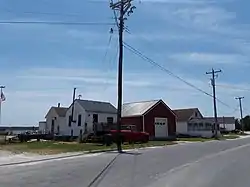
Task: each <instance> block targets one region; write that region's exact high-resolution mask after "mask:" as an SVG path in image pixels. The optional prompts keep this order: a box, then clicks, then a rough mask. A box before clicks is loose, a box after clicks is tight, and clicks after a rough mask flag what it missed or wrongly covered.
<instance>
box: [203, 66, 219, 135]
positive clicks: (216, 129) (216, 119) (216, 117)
mask: <svg viewBox="0 0 250 187" xmlns="http://www.w3.org/2000/svg"><path fill="white" fill-rule="evenodd" d="M220 72H221V70H214V69H213V68H212V71H210V72H206V74H212V78H211V84H212V87H213V103H214V131H215V134H214V135H215V138H218V128H219V126H218V116H217V107H216V92H215V76H216V75H217V73H220Z"/></svg>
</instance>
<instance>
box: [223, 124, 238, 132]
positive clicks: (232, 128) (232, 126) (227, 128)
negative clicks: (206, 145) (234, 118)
mask: <svg viewBox="0 0 250 187" xmlns="http://www.w3.org/2000/svg"><path fill="white" fill-rule="evenodd" d="M224 127H225V128H226V131H233V130H235V124H220V128H224Z"/></svg>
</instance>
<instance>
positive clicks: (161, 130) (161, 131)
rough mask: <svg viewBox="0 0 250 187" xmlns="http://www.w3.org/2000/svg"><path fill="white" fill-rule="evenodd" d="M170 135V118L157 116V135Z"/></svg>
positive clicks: (157, 136)
mask: <svg viewBox="0 0 250 187" xmlns="http://www.w3.org/2000/svg"><path fill="white" fill-rule="evenodd" d="M167 136H168V119H167V118H155V137H156V138H164V137H167Z"/></svg>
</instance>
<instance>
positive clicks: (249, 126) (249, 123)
mask: <svg viewBox="0 0 250 187" xmlns="http://www.w3.org/2000/svg"><path fill="white" fill-rule="evenodd" d="M242 124H243V125H244V130H245V131H250V116H249V115H247V116H245V117H244V118H243V119H242ZM235 128H236V129H237V130H242V125H241V120H239V119H236V120H235Z"/></svg>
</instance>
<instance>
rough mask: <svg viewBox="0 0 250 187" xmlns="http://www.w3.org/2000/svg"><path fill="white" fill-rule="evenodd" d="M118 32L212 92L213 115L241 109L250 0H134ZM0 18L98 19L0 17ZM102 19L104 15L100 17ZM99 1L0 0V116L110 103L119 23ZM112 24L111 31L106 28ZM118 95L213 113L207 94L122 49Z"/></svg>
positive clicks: (7, 118) (246, 87) (9, 121)
mask: <svg viewBox="0 0 250 187" xmlns="http://www.w3.org/2000/svg"><path fill="white" fill-rule="evenodd" d="M133 5H134V6H136V9H135V10H134V13H133V14H131V15H130V16H129V17H127V20H126V21H125V25H126V27H127V28H128V30H129V32H124V40H125V42H126V43H128V44H129V45H131V46H133V47H134V48H136V49H137V50H139V51H140V52H141V53H143V54H145V55H146V56H147V57H149V58H151V59H153V60H154V61H155V62H157V63H158V64H160V65H161V66H163V67H164V68H166V69H168V70H169V71H171V72H172V73H173V74H174V75H177V76H179V77H181V78H182V79H184V80H185V81H187V82H189V83H191V84H193V85H195V86H196V87H198V88H200V89H202V90H203V91H205V92H207V93H212V87H211V85H210V78H211V75H206V72H208V71H211V69H212V68H214V69H216V70H218V69H221V70H222V72H221V73H218V76H217V77H216V84H217V86H216V94H217V98H218V99H219V100H220V101H222V102H223V103H225V104H226V105H225V104H224V105H223V104H222V103H220V102H218V103H217V107H218V115H219V116H235V117H239V103H238V101H237V100H235V97H236V96H244V97H245V98H244V100H243V112H244V115H247V114H249V113H250V107H249V106H250V98H249V93H250V83H249V78H250V76H249V74H248V73H249V68H250V32H249V30H250V19H249V18H250V13H249V11H248V7H250V2H249V0H141V1H139V0H134V1H133ZM3 21H34V22H67V23H76V22H84V23H86V22H94V23H102V24H99V25H69V24H58V25H52V24H14V23H12V24H3V23H1V22H3ZM106 23H107V24H106ZM114 23H115V19H114V14H113V11H112V10H111V9H110V7H109V1H108V0H37V1H34V0H22V1H18V0H0V65H1V68H0V84H1V85H5V86H6V88H5V89H4V94H5V96H6V101H4V102H3V103H2V116H1V124H2V125H18V126H19V125H38V122H39V121H42V120H44V117H45V115H46V113H47V111H48V110H49V108H50V107H51V106H56V105H57V103H59V102H60V103H61V106H65V107H67V106H69V105H70V103H71V101H72V92H73V88H74V87H76V88H77V95H79V94H81V95H82V99H89V100H100V101H109V102H111V103H112V104H113V105H114V106H116V103H117V61H118V37H117V36H118V32H117V30H118V29H117V28H116V25H115V24H114ZM111 28H113V30H114V32H113V33H110V32H109V31H110V29H111ZM123 70H124V71H123V81H124V82H123V88H124V89H123V102H134V101H144V100H152V99H163V100H164V101H165V102H166V104H167V105H168V106H169V107H171V108H172V109H177V108H189V107H197V108H199V109H200V111H201V112H202V114H203V115H204V116H212V115H213V101H212V98H211V97H210V96H208V95H205V94H204V93H202V92H200V91H197V90H196V89H194V88H192V87H190V86H188V85H187V84H185V83H183V82H182V81H180V80H178V79H176V78H175V77H174V76H170V75H169V74H167V73H166V72H165V71H162V70H161V69H160V68H158V67H156V66H154V65H152V64H150V63H149V62H148V61H144V60H143V59H141V58H140V57H138V56H137V55H135V54H133V53H132V52H131V51H129V50H127V49H126V48H125V49H124V64H123Z"/></svg>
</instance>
